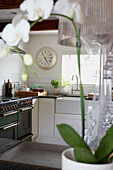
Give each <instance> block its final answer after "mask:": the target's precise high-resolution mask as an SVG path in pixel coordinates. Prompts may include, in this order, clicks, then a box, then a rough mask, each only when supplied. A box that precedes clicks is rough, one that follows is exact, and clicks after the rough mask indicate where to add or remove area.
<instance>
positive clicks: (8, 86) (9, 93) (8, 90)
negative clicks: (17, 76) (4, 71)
mask: <svg viewBox="0 0 113 170" xmlns="http://www.w3.org/2000/svg"><path fill="white" fill-rule="evenodd" d="M6 96H7V97H12V83H11V82H10V80H9V79H8V81H7V83H6Z"/></svg>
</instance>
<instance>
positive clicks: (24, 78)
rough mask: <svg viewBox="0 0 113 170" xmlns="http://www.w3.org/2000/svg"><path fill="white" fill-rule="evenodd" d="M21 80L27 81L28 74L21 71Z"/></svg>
mask: <svg viewBox="0 0 113 170" xmlns="http://www.w3.org/2000/svg"><path fill="white" fill-rule="evenodd" d="M21 77H22V80H23V81H27V80H28V74H27V73H22V76H21Z"/></svg>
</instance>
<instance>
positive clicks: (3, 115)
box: [2, 111, 18, 117]
mask: <svg viewBox="0 0 113 170" xmlns="http://www.w3.org/2000/svg"><path fill="white" fill-rule="evenodd" d="M15 113H18V111H15V112H10V113H5V114H2V117H6V116H9V115H13V114H15Z"/></svg>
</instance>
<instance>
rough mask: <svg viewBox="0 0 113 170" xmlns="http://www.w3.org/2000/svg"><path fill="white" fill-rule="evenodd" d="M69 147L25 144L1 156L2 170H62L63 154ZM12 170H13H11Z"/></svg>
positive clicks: (0, 166)
mask: <svg viewBox="0 0 113 170" xmlns="http://www.w3.org/2000/svg"><path fill="white" fill-rule="evenodd" d="M66 148H68V147H67V146H60V145H51V144H42V143H33V142H27V141H25V142H23V143H21V144H19V145H17V146H15V147H13V148H11V149H9V150H8V151H6V152H4V153H3V154H0V169H2V167H3V168H4V170H5V168H6V170H7V169H8V170H10V169H11V168H15V169H19V168H20V170H21V169H22V167H23V169H24V170H29V169H32V170H35V169H36V170H46V169H47V170H60V169H61V153H62V151H63V150H65V149H66ZM11 170H12V169H11Z"/></svg>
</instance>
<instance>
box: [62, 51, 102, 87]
mask: <svg viewBox="0 0 113 170" xmlns="http://www.w3.org/2000/svg"><path fill="white" fill-rule="evenodd" d="M80 62H81V78H82V83H83V84H95V83H96V84H99V78H98V76H99V56H98V55H91V56H90V55H88V54H84V55H83V54H81V61H80ZM73 75H77V76H78V77H79V73H78V62H77V55H75V54H70V55H69V54H63V55H62V76H63V78H64V80H69V81H70V83H71V80H72V76H73ZM95 77H96V78H95Z"/></svg>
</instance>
